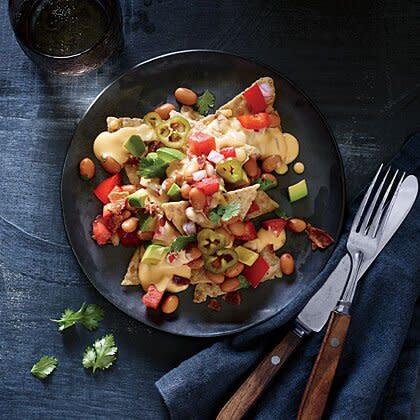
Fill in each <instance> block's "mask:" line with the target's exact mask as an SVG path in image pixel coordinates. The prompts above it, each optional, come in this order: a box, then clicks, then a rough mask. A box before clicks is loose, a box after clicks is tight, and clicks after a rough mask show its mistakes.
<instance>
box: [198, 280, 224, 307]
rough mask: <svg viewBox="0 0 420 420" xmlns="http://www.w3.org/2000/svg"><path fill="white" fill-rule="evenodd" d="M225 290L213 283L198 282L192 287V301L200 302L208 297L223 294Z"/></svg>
mask: <svg viewBox="0 0 420 420" xmlns="http://www.w3.org/2000/svg"><path fill="white" fill-rule="evenodd" d="M225 294H226V292H223V290H222V289H221V288H220V286H218V285H217V284H215V283H199V284H197V285H196V286H195V289H194V298H193V302H194V303H202V302H205V301H206V300H207V298H208V297H210V298H215V297H217V296H221V295H225Z"/></svg>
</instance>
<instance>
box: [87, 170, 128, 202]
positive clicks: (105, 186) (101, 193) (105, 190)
mask: <svg viewBox="0 0 420 420" xmlns="http://www.w3.org/2000/svg"><path fill="white" fill-rule="evenodd" d="M121 181H122V176H121V174H120V173H118V174H115V175H112V176H110V177H109V178H106V179H104V180H103V181H102V182H101V183H100V184H98V185H97V186H96V188H95V189H94V190H93V193H94V194H95V195H96V197H97V198H98V199H99V200H100V201H101V202H102V203H103V204H107V203H109V198H108V194H109V193H110V192H111V191H112V190H113V189H114V187H116V186H117V185H121Z"/></svg>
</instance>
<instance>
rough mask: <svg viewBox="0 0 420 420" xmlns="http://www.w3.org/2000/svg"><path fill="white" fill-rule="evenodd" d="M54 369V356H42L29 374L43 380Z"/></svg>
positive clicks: (55, 365)
mask: <svg viewBox="0 0 420 420" xmlns="http://www.w3.org/2000/svg"><path fill="white" fill-rule="evenodd" d="M56 367H57V359H56V358H55V357H54V356H43V357H41V358H40V359H39V360H38V361H37V362H36V363H35V364H34V365H33V366H32V369H31V373H32V375H34V376H36V377H37V378H39V379H45V378H46V377H47V376H49V375H50V374H51V373H52V372H53V371H54V369H55V368H56Z"/></svg>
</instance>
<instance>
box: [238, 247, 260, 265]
mask: <svg viewBox="0 0 420 420" xmlns="http://www.w3.org/2000/svg"><path fill="white" fill-rule="evenodd" d="M235 251H236V253H237V254H238V259H239V261H240V262H241V263H243V264H245V265H249V266H251V265H252V264H254V262H255V261H257V259H258V254H257V253H256V252H254V251H251V250H250V249H248V248H245V247H244V246H237V247H236V248H235Z"/></svg>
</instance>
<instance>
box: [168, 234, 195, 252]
mask: <svg viewBox="0 0 420 420" xmlns="http://www.w3.org/2000/svg"><path fill="white" fill-rule="evenodd" d="M193 242H197V236H196V235H189V236H178V237H177V238H176V239H175V240H174V241H173V242H172V245H171V248H170V250H169V251H170V252H179V251H181V250H183V249H185V248H186V247H187V246H188V245H189V244H191V243H193Z"/></svg>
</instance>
